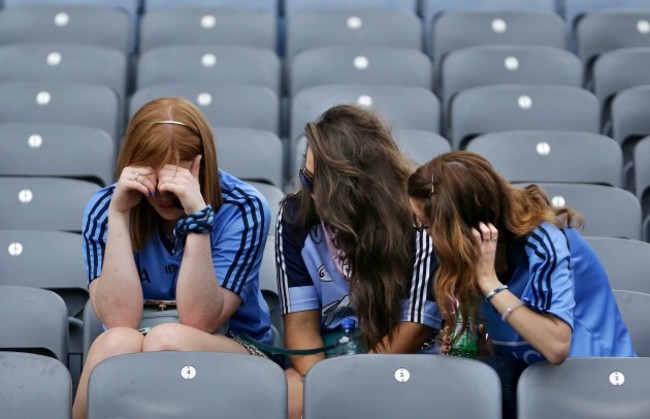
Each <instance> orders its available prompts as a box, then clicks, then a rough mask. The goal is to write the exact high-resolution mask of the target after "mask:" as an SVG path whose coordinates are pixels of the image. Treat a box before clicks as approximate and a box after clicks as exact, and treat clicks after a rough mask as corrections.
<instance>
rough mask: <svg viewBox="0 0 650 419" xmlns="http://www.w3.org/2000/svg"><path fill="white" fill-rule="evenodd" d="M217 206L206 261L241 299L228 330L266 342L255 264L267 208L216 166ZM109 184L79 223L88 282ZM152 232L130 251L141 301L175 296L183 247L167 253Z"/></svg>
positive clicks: (103, 229)
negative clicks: (138, 248)
mask: <svg viewBox="0 0 650 419" xmlns="http://www.w3.org/2000/svg"><path fill="white" fill-rule="evenodd" d="M219 180H220V184H221V193H222V196H223V205H222V206H221V208H219V210H218V211H217V213H216V215H215V220H214V230H213V231H212V233H211V244H212V262H213V264H214V270H215V272H216V276H217V279H218V281H219V283H220V284H221V286H222V287H223V288H225V289H227V290H229V291H232V292H234V293H235V294H237V295H238V296H239V298H241V300H242V304H241V306H240V307H239V309H237V311H236V312H235V313H234V314H233V315H232V317H231V318H230V322H229V330H230V331H232V332H233V333H235V334H239V333H245V334H247V335H249V336H251V337H252V338H254V339H257V340H260V341H262V342H265V343H271V336H272V335H271V321H270V316H269V311H268V307H267V305H266V302H265V301H264V298H263V297H262V293H261V292H260V288H259V268H260V264H261V261H262V255H263V253H264V252H263V250H264V244H265V243H266V237H267V233H268V230H269V222H270V221H269V220H270V211H269V207H268V204H267V202H266V200H265V199H264V197H263V196H262V194H261V193H260V192H258V191H257V190H256V189H255V188H253V187H252V186H250V185H248V184H247V183H244V182H242V181H241V180H239V179H237V178H236V177H234V176H232V175H230V174H228V173H226V172H224V171H221V170H219ZM114 189H115V185H111V186H107V187H105V188H103V189H101V190H99V191H98V192H97V193H96V194H95V195H94V196H93V197H92V198H91V200H90V201H89V202H88V204H87V206H86V210H85V213H84V220H83V226H82V232H83V238H84V240H83V255H84V263H85V267H86V272H87V274H88V282H89V283H90V281H93V280H94V279H96V278H97V277H99V276H100V275H101V272H102V263H103V256H104V249H105V246H106V235H107V225H108V216H107V214H108V206H109V204H110V201H111V197H112V196H113V191H114ZM161 234H162V233H161V232H160V231H155V232H154V233H153V234H152V237H151V238H150V239H149V240H148V241H147V243H146V245H145V247H144V249H142V251H140V252H134V258H135V262H136V265H137V268H138V272H139V275H140V281H141V284H142V291H143V293H144V298H145V299H154V300H157V299H162V300H175V299H176V280H177V278H178V271H179V268H180V264H181V260H182V258H183V251H180V252H179V253H177V254H175V255H172V254H171V252H170V250H168V248H167V247H166V246H165V244H164V243H163V239H162V237H161Z"/></svg>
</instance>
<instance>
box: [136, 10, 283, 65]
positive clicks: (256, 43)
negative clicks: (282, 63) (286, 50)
mask: <svg viewBox="0 0 650 419" xmlns="http://www.w3.org/2000/svg"><path fill="white" fill-rule="evenodd" d="M186 3H187V2H184V3H183V4H186ZM211 4H214V3H211ZM276 25H277V23H276V17H275V14H272V13H271V12H269V11H264V10H247V9H218V8H216V7H214V6H209V5H207V4H206V6H205V8H190V7H185V8H165V9H157V10H153V11H149V12H147V13H145V14H144V15H143V16H142V20H141V23H140V53H141V54H142V53H144V52H146V51H149V50H151V49H153V48H157V47H162V46H168V45H178V44H185V45H197V44H210V45H237V46H246V47H254V48H266V49H270V50H271V51H275V46H276Z"/></svg>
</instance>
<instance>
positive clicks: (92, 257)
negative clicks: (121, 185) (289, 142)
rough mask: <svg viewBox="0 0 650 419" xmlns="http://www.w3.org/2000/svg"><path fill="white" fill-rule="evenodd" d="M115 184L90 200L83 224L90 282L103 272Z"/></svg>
mask: <svg viewBox="0 0 650 419" xmlns="http://www.w3.org/2000/svg"><path fill="white" fill-rule="evenodd" d="M114 190H115V186H108V187H106V188H103V189H100V190H99V191H97V193H96V194H95V195H93V197H92V198H91V199H90V201H88V204H87V205H86V209H85V211H84V218H83V222H82V226H81V233H82V236H83V240H82V242H81V244H82V251H83V259H84V268H85V269H86V277H87V280H88V283H90V282H91V281H93V280H94V279H96V278H99V276H100V275H101V274H102V264H103V260H104V249H105V248H106V235H107V231H108V230H107V229H108V206H109V204H110V203H111V197H112V196H113V191H114Z"/></svg>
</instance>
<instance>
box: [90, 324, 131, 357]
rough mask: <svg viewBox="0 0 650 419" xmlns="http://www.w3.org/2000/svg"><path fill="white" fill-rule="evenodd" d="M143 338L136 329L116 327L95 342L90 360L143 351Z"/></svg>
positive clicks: (98, 337) (91, 349)
mask: <svg viewBox="0 0 650 419" xmlns="http://www.w3.org/2000/svg"><path fill="white" fill-rule="evenodd" d="M142 340H143V336H142V335H141V334H140V332H138V331H137V330H135V329H131V328H128V327H115V328H112V329H108V330H107V331H105V332H104V333H102V334H101V335H99V336H97V339H95V341H94V342H93V344H92V346H91V348H90V353H89V358H90V357H93V358H96V357H99V358H108V357H111V356H115V355H123V354H129V353H134V352H141V351H142Z"/></svg>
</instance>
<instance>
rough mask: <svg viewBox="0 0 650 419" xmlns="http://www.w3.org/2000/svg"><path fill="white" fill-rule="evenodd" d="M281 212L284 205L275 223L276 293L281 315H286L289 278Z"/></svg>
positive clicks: (282, 208)
mask: <svg viewBox="0 0 650 419" xmlns="http://www.w3.org/2000/svg"><path fill="white" fill-rule="evenodd" d="M283 210H284V204H280V209H279V210H278V217H277V220H276V223H275V266H276V280H277V282H278V292H279V293H280V306H281V307H282V314H287V312H288V310H289V304H290V301H289V278H288V277H287V266H286V264H285V260H284V242H283V239H282V234H283V233H284V224H283V222H282V216H283Z"/></svg>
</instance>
